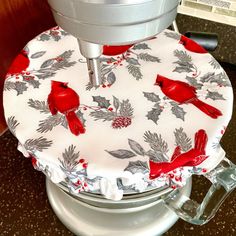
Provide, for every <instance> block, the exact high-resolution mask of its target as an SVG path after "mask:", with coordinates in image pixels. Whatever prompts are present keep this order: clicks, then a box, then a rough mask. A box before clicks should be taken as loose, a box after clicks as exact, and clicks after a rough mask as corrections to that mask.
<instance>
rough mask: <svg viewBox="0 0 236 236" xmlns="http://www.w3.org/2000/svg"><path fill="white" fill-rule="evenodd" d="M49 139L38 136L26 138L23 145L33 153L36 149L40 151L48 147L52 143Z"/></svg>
mask: <svg viewBox="0 0 236 236" xmlns="http://www.w3.org/2000/svg"><path fill="white" fill-rule="evenodd" d="M52 143H53V142H52V141H51V140H47V139H46V138H44V137H42V136H41V137H39V138H37V139H28V140H26V142H25V144H24V147H25V149H26V150H27V151H29V152H31V153H34V152H36V151H39V152H42V151H43V150H45V149H48V148H49V147H51V145H52Z"/></svg>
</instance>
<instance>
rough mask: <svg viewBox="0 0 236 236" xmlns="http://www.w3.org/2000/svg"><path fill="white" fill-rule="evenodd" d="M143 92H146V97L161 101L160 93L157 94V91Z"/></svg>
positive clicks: (153, 100)
mask: <svg viewBox="0 0 236 236" xmlns="http://www.w3.org/2000/svg"><path fill="white" fill-rule="evenodd" d="M143 94H144V97H145V98H147V99H148V100H149V101H151V102H160V101H161V99H160V97H159V95H157V94H155V93H148V92H143Z"/></svg>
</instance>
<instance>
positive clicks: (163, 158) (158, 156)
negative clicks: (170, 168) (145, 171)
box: [146, 150, 169, 162]
mask: <svg viewBox="0 0 236 236" xmlns="http://www.w3.org/2000/svg"><path fill="white" fill-rule="evenodd" d="M146 155H147V156H148V157H149V159H150V160H151V161H154V162H168V161H169V158H168V156H167V155H166V154H165V153H162V152H157V151H156V152H154V151H153V150H149V151H148V152H146Z"/></svg>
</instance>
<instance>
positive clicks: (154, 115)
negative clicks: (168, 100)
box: [146, 103, 163, 124]
mask: <svg viewBox="0 0 236 236" xmlns="http://www.w3.org/2000/svg"><path fill="white" fill-rule="evenodd" d="M162 112H163V109H162V108H161V106H160V105H159V104H158V103H156V104H155V108H152V110H151V111H149V112H148V114H147V115H146V116H147V118H148V120H152V121H153V122H154V123H155V124H157V121H158V120H159V116H160V115H161V113H162Z"/></svg>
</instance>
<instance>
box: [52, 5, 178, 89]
mask: <svg viewBox="0 0 236 236" xmlns="http://www.w3.org/2000/svg"><path fill="white" fill-rule="evenodd" d="M48 2H49V4H50V6H51V8H52V12H53V15H54V17H55V20H56V22H57V24H58V25H59V26H61V27H62V28H63V29H64V30H65V31H67V32H69V33H70V34H72V35H73V36H75V37H76V38H77V39H78V43H79V47H80V51H81V54H82V55H83V56H84V57H85V58H87V66H88V73H89V78H90V81H91V83H92V84H93V85H94V86H99V85H100V84H101V69H100V62H99V57H100V56H101V54H102V45H127V44H134V43H137V42H139V41H143V40H145V39H148V38H151V37H153V36H155V35H156V34H158V33H159V32H161V31H162V30H164V29H166V28H167V27H168V26H169V25H170V24H172V22H173V21H174V19H175V17H176V14H177V6H178V3H179V0H168V1H166V0H91V1H90V0H69V1H68V0H49V1H48Z"/></svg>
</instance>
